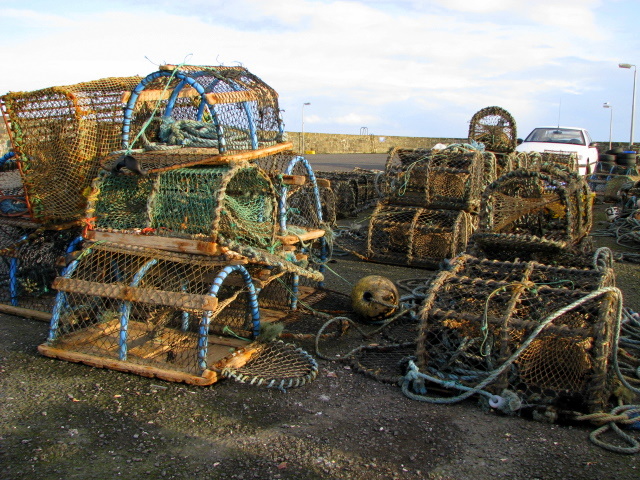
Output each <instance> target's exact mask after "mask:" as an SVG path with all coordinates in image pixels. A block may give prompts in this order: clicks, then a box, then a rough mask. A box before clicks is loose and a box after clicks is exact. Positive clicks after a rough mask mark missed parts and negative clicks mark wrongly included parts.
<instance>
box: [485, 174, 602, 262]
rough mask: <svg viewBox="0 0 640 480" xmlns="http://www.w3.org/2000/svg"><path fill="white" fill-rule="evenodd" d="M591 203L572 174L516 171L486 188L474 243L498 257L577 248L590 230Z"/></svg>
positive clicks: (583, 184)
mask: <svg viewBox="0 0 640 480" xmlns="http://www.w3.org/2000/svg"><path fill="white" fill-rule="evenodd" d="M592 202H593V194H592V193H591V191H590V190H589V187H588V185H587V183H586V181H585V180H584V179H583V178H582V177H579V176H578V175H576V174H569V173H565V172H563V171H561V170H557V169H555V168H551V167H544V168H543V169H542V170H541V171H539V172H536V171H529V170H514V171H513V172H510V173H508V174H506V175H503V176H502V177H500V178H499V179H497V180H496V181H495V182H493V183H492V184H491V185H489V186H488V187H487V188H486V189H485V191H484V193H483V195H482V204H481V209H480V213H479V228H478V231H477V232H476V233H475V234H474V235H473V241H474V242H475V244H476V245H477V246H478V247H479V248H480V249H481V250H482V251H483V252H484V253H485V254H487V255H488V256H491V255H501V256H502V257H501V258H504V257H508V258H516V257H520V258H523V257H522V255H523V254H525V255H526V254H531V253H535V252H547V253H548V252H558V253H560V252H563V251H567V250H571V249H577V247H578V244H579V243H580V242H581V241H582V240H583V239H584V238H585V236H586V235H587V234H588V233H589V231H590V229H591V222H592Z"/></svg>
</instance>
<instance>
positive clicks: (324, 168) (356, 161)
mask: <svg viewBox="0 0 640 480" xmlns="http://www.w3.org/2000/svg"><path fill="white" fill-rule="evenodd" d="M304 157H305V158H306V159H307V160H308V161H309V163H311V168H313V171H314V172H330V171H338V172H348V171H350V170H353V169H354V168H355V167H359V168H365V169H367V170H384V165H385V163H386V162H387V154H386V153H341V154H313V155H311V154H308V155H305V156H304Z"/></svg>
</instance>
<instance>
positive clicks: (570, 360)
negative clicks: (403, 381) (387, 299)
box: [417, 256, 621, 412]
mask: <svg viewBox="0 0 640 480" xmlns="http://www.w3.org/2000/svg"><path fill="white" fill-rule="evenodd" d="M612 279H613V276H612V273H611V272H610V269H608V268H605V269H601V270H590V271H589V270H581V269H571V268H562V267H549V266H544V265H541V264H538V263H519V262H514V263H508V262H507V263H499V262H492V261H479V260H477V259H474V258H473V257H469V256H463V257H459V258H458V259H456V260H454V262H453V263H452V269H451V270H450V271H442V272H440V273H439V274H438V276H437V277H436V278H435V279H434V281H433V282H432V283H431V284H430V285H431V286H430V288H429V291H428V293H427V296H426V298H425V300H424V302H423V305H422V310H421V313H420V318H421V320H420V327H419V335H418V343H417V357H418V364H419V367H420V370H421V371H422V372H424V373H426V374H428V375H430V376H432V377H434V378H439V379H442V380H451V381H454V382H459V384H461V385H463V386H465V387H469V388H473V387H475V386H476V385H479V384H480V383H481V382H482V381H483V380H485V379H486V378H487V377H488V376H489V375H494V376H496V378H495V380H494V381H492V382H490V383H489V384H488V385H486V386H485V387H484V389H485V390H488V391H489V392H490V393H492V394H496V395H502V396H503V397H505V390H506V391H508V392H511V393H512V394H515V395H517V397H518V398H519V399H520V400H521V402H522V404H523V405H529V406H538V407H539V406H541V407H548V406H553V407H555V408H559V409H565V410H570V411H583V412H599V411H604V410H605V409H606V410H607V411H608V408H607V407H608V402H609V397H610V395H611V394H612V390H613V388H614V386H615V385H614V382H613V377H614V375H615V374H614V373H613V372H612V371H611V370H612V369H611V368H610V365H611V361H612V336H613V331H614V325H615V318H616V308H617V307H618V302H619V301H621V299H620V297H619V296H617V295H614V294H612V293H611V292H607V291H606V290H602V291H601V292H602V293H601V294H600V293H595V294H594V295H593V297H592V298H590V299H587V298H586V297H587V295H589V294H591V293H594V292H595V291H596V290H598V289H600V288H602V287H604V286H607V285H609V284H610V283H611V282H612ZM574 303H575V305H573V306H572V304H574ZM570 306H572V308H568V307H570ZM562 310H566V311H564V312H563V311H562ZM543 324H544V325H545V326H544V328H541V326H542V325H543ZM505 362H508V363H506V365H508V367H507V368H501V367H503V366H504V365H505ZM457 393H459V391H457V390H456V394H457ZM507 397H509V395H507Z"/></svg>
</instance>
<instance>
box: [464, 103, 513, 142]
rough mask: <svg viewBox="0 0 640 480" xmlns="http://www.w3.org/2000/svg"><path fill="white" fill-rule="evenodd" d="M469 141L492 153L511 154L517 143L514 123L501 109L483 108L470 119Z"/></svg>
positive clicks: (509, 115)
mask: <svg viewBox="0 0 640 480" xmlns="http://www.w3.org/2000/svg"><path fill="white" fill-rule="evenodd" d="M469 140H471V141H475V142H478V143H483V144H484V145H485V148H486V149H487V150H489V151H492V152H501V153H510V152H513V151H514V150H515V149H516V142H517V133H516V122H515V120H514V119H513V117H512V116H511V114H510V113H509V112H507V111H506V110H504V109H503V108H500V107H486V108H483V109H481V110H479V111H477V112H476V113H475V114H474V115H473V117H471V122H470V123H469Z"/></svg>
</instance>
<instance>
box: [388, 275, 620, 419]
mask: <svg viewBox="0 0 640 480" xmlns="http://www.w3.org/2000/svg"><path fill="white" fill-rule="evenodd" d="M605 294H612V295H614V296H616V297H617V298H618V299H619V301H618V302H617V312H616V318H617V321H616V325H617V327H615V328H614V330H616V331H617V332H618V335H619V330H620V322H621V318H622V292H621V291H620V289H618V288H616V287H605V288H601V289H598V290H595V291H593V292H591V293H589V294H588V295H585V296H584V297H582V298H580V299H578V300H576V301H574V302H572V303H571V304H569V305H567V306H565V307H563V308H561V309H559V310H556V311H555V312H553V313H551V314H550V315H548V316H547V317H546V318H544V319H543V320H542V321H541V322H540V325H538V326H537V327H536V328H535V329H534V330H533V332H532V333H531V335H529V337H528V338H527V339H526V340H525V341H524V342H522V344H521V345H520V347H519V348H518V349H517V350H516V351H515V352H514V353H513V354H512V355H511V357H509V358H508V359H507V360H506V361H505V362H504V363H503V364H502V365H501V366H500V367H498V368H497V369H495V370H494V371H493V372H491V373H490V374H489V375H488V376H487V377H486V378H485V379H484V380H482V381H481V382H480V383H478V384H477V385H476V386H475V387H467V386H465V385H462V384H460V383H459V382H457V381H454V380H443V379H440V378H437V377H433V376H431V375H427V374H425V373H422V372H420V371H419V369H418V367H417V366H416V364H415V363H414V362H413V361H409V370H408V372H407V374H406V375H405V376H404V378H403V379H402V380H401V388H402V393H404V394H405V396H407V397H409V398H411V399H412V400H418V401H421V402H429V403H438V404H453V403H457V402H460V401H462V400H465V399H467V398H469V397H471V396H472V395H474V394H476V393H479V394H481V395H484V396H488V397H489V399H490V400H489V405H490V406H491V407H493V408H501V409H504V408H505V407H507V406H509V405H512V404H514V403H519V402H512V401H508V399H506V398H504V396H502V397H501V396H498V395H493V394H491V393H490V392H486V391H484V390H483V389H484V388H485V387H486V386H487V385H489V384H491V383H492V382H494V381H495V380H496V379H497V378H498V376H499V375H500V374H502V373H503V372H504V371H505V370H506V369H507V368H508V367H509V366H511V364H513V363H514V362H515V361H516V360H517V359H518V358H519V357H520V355H521V354H522V352H524V351H525V350H526V349H527V348H528V347H529V345H530V344H531V343H532V342H533V341H534V340H535V339H536V337H537V336H538V335H539V334H540V332H541V331H542V330H544V328H545V327H547V325H549V324H550V323H551V322H553V321H554V320H555V319H557V318H559V317H561V316H562V315H564V314H565V313H567V312H569V311H571V310H573V309H575V308H577V307H579V306H580V305H583V304H584V303H586V302H588V301H590V300H592V299H594V298H597V297H600V296H602V295H605ZM616 341H617V335H616ZM614 346H615V344H614ZM615 353H616V352H614V358H615ZM424 380H428V381H430V382H433V383H436V384H438V385H441V386H443V387H445V388H449V389H456V390H461V391H463V393H461V394H460V395H457V396H453V397H432V396H426V395H423V394H416V393H414V392H412V391H411V387H412V385H414V384H415V386H416V387H417V388H418V389H419V391H420V390H423V388H422V385H421V384H422V382H423V381H424ZM520 405H521V404H520ZM520 405H518V408H519V406H520Z"/></svg>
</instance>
